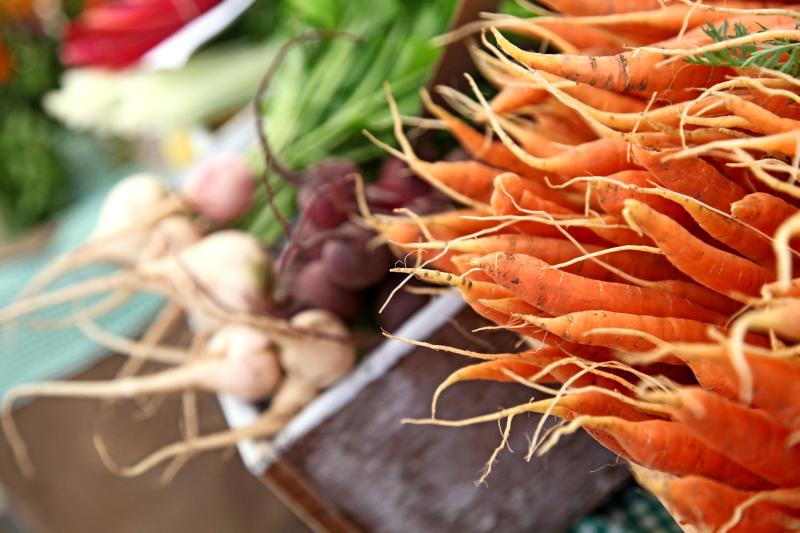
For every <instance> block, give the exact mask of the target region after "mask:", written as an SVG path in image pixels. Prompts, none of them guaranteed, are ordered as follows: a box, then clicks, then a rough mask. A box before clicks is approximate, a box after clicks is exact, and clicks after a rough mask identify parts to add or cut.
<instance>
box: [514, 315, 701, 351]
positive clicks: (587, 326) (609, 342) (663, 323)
mask: <svg viewBox="0 0 800 533" xmlns="http://www.w3.org/2000/svg"><path fill="white" fill-rule="evenodd" d="M523 318H524V319H525V321H526V322H528V323H529V324H531V325H534V326H538V327H540V328H542V329H545V330H547V331H549V332H551V333H554V334H556V335H558V336H559V337H561V338H563V339H565V340H568V341H574V342H578V343H580V344H591V345H593V346H603V347H606V348H613V349H615V350H623V351H626V352H643V351H647V350H651V349H653V348H654V347H655V346H654V345H653V344H652V342H650V341H649V340H647V339H646V338H643V337H641V336H637V335H636V334H635V333H636V332H642V333H646V334H649V335H652V336H654V337H657V338H659V339H661V340H663V341H667V342H673V341H683V342H707V341H709V340H710V339H709V337H708V328H709V324H707V323H706V322H700V321H698V320H690V319H686V318H675V317H660V316H648V315H639V314H631V313H619V312H616V313H615V312H610V311H578V312H574V313H568V314H565V315H561V316H557V317H555V318H545V317H538V316H535V315H534V316H523ZM598 328H617V329H619V328H625V329H630V330H635V331H631V334H630V335H622V334H618V333H605V332H594V331H592V330H595V329H598Z"/></svg>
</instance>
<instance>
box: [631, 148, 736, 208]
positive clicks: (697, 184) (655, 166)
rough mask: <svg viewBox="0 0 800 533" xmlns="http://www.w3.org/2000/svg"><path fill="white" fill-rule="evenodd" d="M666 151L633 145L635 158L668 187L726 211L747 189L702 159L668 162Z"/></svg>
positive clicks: (672, 160)
mask: <svg viewBox="0 0 800 533" xmlns="http://www.w3.org/2000/svg"><path fill="white" fill-rule="evenodd" d="M664 154H665V153H664V152H656V151H650V150H645V149H643V148H640V147H638V146H633V157H634V158H635V159H636V161H638V162H639V164H640V165H642V166H643V167H644V168H646V169H647V170H648V171H650V173H651V174H652V175H653V176H654V177H655V178H656V180H657V181H658V182H659V183H661V185H663V186H665V187H666V188H668V189H670V190H673V191H676V192H679V193H681V194H685V195H686V196H691V197H692V198H694V199H696V200H700V201H701V202H703V203H705V204H708V205H710V206H711V207H714V208H716V209H719V210H720V211H724V212H725V213H728V212H730V206H731V204H732V203H733V202H735V201H737V200H740V199H741V198H743V197H744V196H745V195H746V194H747V191H745V190H744V189H742V188H741V187H739V186H738V185H736V184H735V183H734V182H732V181H731V180H729V179H728V178H726V177H725V176H724V175H723V174H721V173H720V172H719V171H718V170H717V169H716V168H714V167H713V166H712V165H711V164H709V163H707V162H705V161H703V160H702V159H699V158H692V159H688V158H687V159H671V160H669V161H665V160H664V158H663V155H664Z"/></svg>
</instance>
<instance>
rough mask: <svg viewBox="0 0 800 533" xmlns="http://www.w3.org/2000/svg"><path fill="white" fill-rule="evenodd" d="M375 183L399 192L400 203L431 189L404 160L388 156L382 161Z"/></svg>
mask: <svg viewBox="0 0 800 533" xmlns="http://www.w3.org/2000/svg"><path fill="white" fill-rule="evenodd" d="M375 184H376V185H378V186H379V187H381V188H382V189H387V190H390V191H394V192H396V193H397V194H399V195H400V197H401V198H402V200H401V202H402V203H405V202H408V201H410V200H412V199H414V198H416V197H418V196H422V195H424V194H427V193H429V192H430V191H431V187H430V185H428V184H427V183H425V182H424V181H422V180H421V179H419V178H418V177H416V176H415V175H414V173H413V172H411V170H410V169H409V168H408V166H407V165H406V164H405V162H404V161H402V160H400V159H398V158H396V157H390V158H388V159H385V160H384V161H383V163H382V164H381V169H380V171H378V180H377V181H376V182H375Z"/></svg>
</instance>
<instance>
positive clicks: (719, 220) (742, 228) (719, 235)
mask: <svg viewBox="0 0 800 533" xmlns="http://www.w3.org/2000/svg"><path fill="white" fill-rule="evenodd" d="M660 194H661V196H663V197H666V198H670V199H671V200H673V201H674V202H676V203H678V204H680V205H681V206H682V207H683V208H684V209H685V210H686V212H687V213H689V215H690V216H691V217H692V219H693V220H694V221H695V222H697V224H698V225H699V226H700V227H701V228H703V229H704V230H705V231H706V233H708V234H709V235H710V236H712V237H713V238H714V239H716V240H717V241H719V242H721V243H722V244H724V245H725V246H728V247H730V248H732V249H733V250H736V251H737V252H739V253H740V254H742V255H743V256H745V257H747V258H748V259H750V260H752V261H754V262H756V263H758V264H761V265H764V266H768V267H770V268H771V267H772V265H773V264H774V263H775V256H774V252H773V250H772V242H771V241H770V240H769V238H767V237H766V236H764V235H762V234H761V233H759V232H758V231H756V230H754V229H753V228H750V227H748V226H746V225H744V224H741V223H739V222H738V221H737V220H735V219H732V218H729V217H726V216H723V215H722V214H720V213H718V212H716V211H714V210H712V209H709V208H708V207H706V206H705V205H702V204H701V203H699V202H696V201H694V200H693V199H692V198H689V197H687V196H679V195H676V194H672V193H671V192H670V191H662V192H661V193H660Z"/></svg>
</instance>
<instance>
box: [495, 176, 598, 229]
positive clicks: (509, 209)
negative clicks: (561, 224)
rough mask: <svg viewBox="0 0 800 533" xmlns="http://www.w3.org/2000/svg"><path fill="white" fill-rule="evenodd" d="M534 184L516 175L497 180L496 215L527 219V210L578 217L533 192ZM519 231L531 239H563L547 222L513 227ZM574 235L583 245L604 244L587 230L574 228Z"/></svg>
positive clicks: (520, 223)
mask: <svg viewBox="0 0 800 533" xmlns="http://www.w3.org/2000/svg"><path fill="white" fill-rule="evenodd" d="M531 185H532V180H526V179H522V178H520V177H518V176H516V175H514V174H510V173H509V174H501V175H500V176H498V177H497V178H495V190H494V193H492V198H491V202H490V205H491V207H492V210H493V211H494V213H495V214H496V215H499V216H503V215H519V216H524V215H526V214H527V213H525V212H524V211H523V210H527V211H541V212H545V213H549V214H575V216H578V215H577V213H575V212H574V211H572V210H571V209H569V208H566V207H563V206H562V205H559V204H557V203H556V202H553V201H551V200H548V199H547V198H543V197H541V196H539V195H537V194H536V193H533V192H531V191H532V190H533V189H534V188H538V187H536V186H534V187H532V186H531ZM511 227H512V228H513V229H514V230H515V231H518V232H521V233H526V234H528V235H539V236H544V237H561V236H562V233H561V232H560V231H559V230H558V228H556V227H555V226H553V225H550V224H547V223H545V222H535V221H521V222H518V223H516V224H514V225H513V226H511ZM569 231H570V233H571V234H572V235H574V236H575V237H576V238H577V239H578V240H580V241H582V242H595V243H596V242H602V241H600V240H599V239H598V238H597V236H596V235H594V234H593V233H592V232H591V231H589V230H587V229H586V228H571V229H570V230H569Z"/></svg>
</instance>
